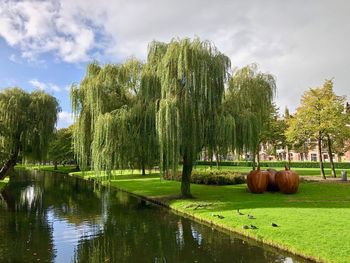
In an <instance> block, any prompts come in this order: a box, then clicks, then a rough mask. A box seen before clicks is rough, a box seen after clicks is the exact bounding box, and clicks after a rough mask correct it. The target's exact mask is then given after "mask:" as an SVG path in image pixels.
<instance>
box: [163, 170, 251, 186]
mask: <svg viewBox="0 0 350 263" xmlns="http://www.w3.org/2000/svg"><path fill="white" fill-rule="evenodd" d="M164 179H166V180H175V181H181V172H179V173H177V175H176V177H175V178H174V176H172V175H171V174H169V175H164ZM191 183H193V184H206V185H231V184H243V183H245V177H244V175H243V174H242V173H237V172H232V171H222V170H218V169H206V170H204V169H200V170H193V171H192V176H191Z"/></svg>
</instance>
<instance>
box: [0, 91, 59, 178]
mask: <svg viewBox="0 0 350 263" xmlns="http://www.w3.org/2000/svg"><path fill="white" fill-rule="evenodd" d="M58 111H59V107H58V103H57V101H56V99H55V98H54V97H52V96H50V95H48V94H46V93H44V92H41V91H34V92H32V93H27V92H25V91H23V90H22V89H19V88H10V89H5V90H3V91H1V92H0V126H1V129H0V164H1V169H0V180H1V179H2V178H4V177H5V176H6V175H7V174H8V172H9V171H10V170H11V168H13V167H14V166H15V165H16V163H17V160H18V157H19V155H20V156H21V157H22V158H23V159H29V160H36V161H42V160H43V159H45V157H46V155H47V150H48V145H49V140H50V138H51V136H52V133H53V131H54V127H55V124H56V121H57V113H58Z"/></svg>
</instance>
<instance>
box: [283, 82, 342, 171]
mask: <svg viewBox="0 0 350 263" xmlns="http://www.w3.org/2000/svg"><path fill="white" fill-rule="evenodd" d="M344 106H345V98H344V97H340V96H337V95H336V94H335V93H334V91H333V81H332V80H326V81H325V83H324V85H323V86H322V87H318V88H311V89H310V90H308V91H306V92H305V93H304V95H303V97H302V99H301V105H300V106H299V107H298V109H297V112H296V114H295V115H294V116H293V117H292V118H290V119H289V121H288V124H289V128H288V130H287V132H286V136H287V138H288V140H289V141H290V142H291V143H292V142H296V141H302V142H306V141H316V142H317V148H318V155H319V163H320V171H321V175H322V176H323V178H325V174H324V164H323V157H322V147H323V144H325V142H326V143H327V145H328V149H327V150H328V155H329V158H330V162H331V165H332V166H333V167H332V170H333V176H335V175H336V174H335V167H334V163H333V158H332V155H333V150H332V141H333V140H337V139H336V138H338V139H340V138H341V139H342V140H344V134H348V133H349V127H348V126H347V124H348V123H349V114H348V113H347V112H346V111H345V108H344ZM338 141H339V140H338Z"/></svg>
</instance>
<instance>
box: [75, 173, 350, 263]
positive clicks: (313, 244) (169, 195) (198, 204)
mask: <svg viewBox="0 0 350 263" xmlns="http://www.w3.org/2000/svg"><path fill="white" fill-rule="evenodd" d="M72 175H75V176H81V177H86V178H87V177H93V173H85V174H82V173H72ZM111 185H112V186H115V187H117V188H120V189H123V190H125V191H128V192H131V193H134V194H137V195H140V196H145V197H148V198H153V199H156V200H158V201H160V202H163V203H165V204H166V205H168V206H169V207H170V208H172V209H174V210H176V211H179V212H181V213H184V214H186V215H189V216H191V217H194V218H196V219H198V220H201V221H205V222H207V223H210V224H214V225H217V226H220V227H223V228H226V229H229V230H232V231H235V232H238V233H240V234H242V235H245V236H249V237H251V238H254V239H256V240H259V241H262V242H264V243H267V244H271V245H274V246H277V247H280V248H283V249H286V250H288V251H290V252H293V253H296V254H299V255H303V256H305V257H308V258H312V259H315V260H317V261H324V262H350V230H349V228H348V227H349V218H350V194H349V193H350V184H324V183H323V184H322V183H302V184H301V185H300V189H299V192H298V193H297V194H295V195H282V194H280V193H265V194H261V195H256V194H251V193H248V192H247V190H246V185H231V186H206V185H192V193H193V195H194V196H195V198H194V199H186V200H184V199H180V198H178V193H179V189H180V183H179V182H174V181H164V180H160V179H159V175H147V176H140V175H138V174H135V173H134V174H133V175H128V174H126V172H124V174H123V175H116V176H115V178H114V179H113V180H112V181H111ZM236 209H240V211H241V212H242V213H243V214H244V215H239V214H238V213H237V211H236ZM248 214H252V215H254V217H255V219H248V217H247V215H248ZM213 215H220V216H222V218H221V219H220V218H219V217H217V216H213ZM272 223H276V224H277V225H278V227H272V226H271V224H272ZM251 224H253V225H254V226H256V227H257V228H258V229H255V230H253V229H243V226H244V225H248V226H250V225H251Z"/></svg>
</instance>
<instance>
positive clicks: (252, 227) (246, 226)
mask: <svg viewBox="0 0 350 263" xmlns="http://www.w3.org/2000/svg"><path fill="white" fill-rule="evenodd" d="M236 211H237V214H238V215H240V216H243V215H244V214H243V213H242V212H241V211H239V209H237V210H236ZM212 216H215V217H217V218H219V219H224V218H225V217H224V216H222V215H218V214H212ZM247 217H248V219H256V217H254V216H253V215H251V214H248V215H247ZM271 226H272V227H278V225H277V224H276V223H271ZM243 229H258V227H257V226H255V225H253V224H251V225H250V226H248V225H243Z"/></svg>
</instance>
